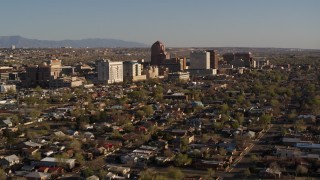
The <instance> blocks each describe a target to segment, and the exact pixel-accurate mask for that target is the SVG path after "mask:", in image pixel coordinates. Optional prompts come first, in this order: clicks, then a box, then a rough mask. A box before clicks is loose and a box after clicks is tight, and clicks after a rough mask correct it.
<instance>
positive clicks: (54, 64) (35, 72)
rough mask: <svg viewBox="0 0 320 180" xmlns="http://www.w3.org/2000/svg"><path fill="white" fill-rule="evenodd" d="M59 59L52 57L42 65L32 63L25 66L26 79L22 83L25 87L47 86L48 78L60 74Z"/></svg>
mask: <svg viewBox="0 0 320 180" xmlns="http://www.w3.org/2000/svg"><path fill="white" fill-rule="evenodd" d="M61 71H62V69H61V60H58V59H53V60H50V61H49V64H47V63H46V62H45V63H43V64H42V65H32V66H28V67H27V68H26V79H25V80H24V82H23V85H24V86H26V87H35V86H38V85H39V86H42V87H47V86H49V82H50V80H54V79H57V78H59V77H60V76H61Z"/></svg>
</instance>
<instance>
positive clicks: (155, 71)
mask: <svg viewBox="0 0 320 180" xmlns="http://www.w3.org/2000/svg"><path fill="white" fill-rule="evenodd" d="M144 72H145V74H146V76H147V79H150V78H151V79H152V78H158V77H159V68H158V67H157V66H149V67H147V68H146V69H145V70H144Z"/></svg>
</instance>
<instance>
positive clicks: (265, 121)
mask: <svg viewBox="0 0 320 180" xmlns="http://www.w3.org/2000/svg"><path fill="white" fill-rule="evenodd" d="M259 122H260V123H261V125H262V126H263V127H264V128H265V127H266V126H267V125H268V124H270V123H271V116H270V115H268V114H264V115H262V116H261V117H260V119H259Z"/></svg>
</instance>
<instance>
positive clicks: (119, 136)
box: [111, 129, 122, 139]
mask: <svg viewBox="0 0 320 180" xmlns="http://www.w3.org/2000/svg"><path fill="white" fill-rule="evenodd" d="M111 137H112V138H113V139H120V138H122V135H121V134H120V132H119V131H118V130H116V129H114V130H113V131H112V135H111Z"/></svg>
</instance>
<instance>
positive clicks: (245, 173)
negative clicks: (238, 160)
mask: <svg viewBox="0 0 320 180" xmlns="http://www.w3.org/2000/svg"><path fill="white" fill-rule="evenodd" d="M243 174H244V175H245V176H246V177H249V176H250V175H251V172H250V169H249V168H247V169H245V170H244V171H243Z"/></svg>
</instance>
